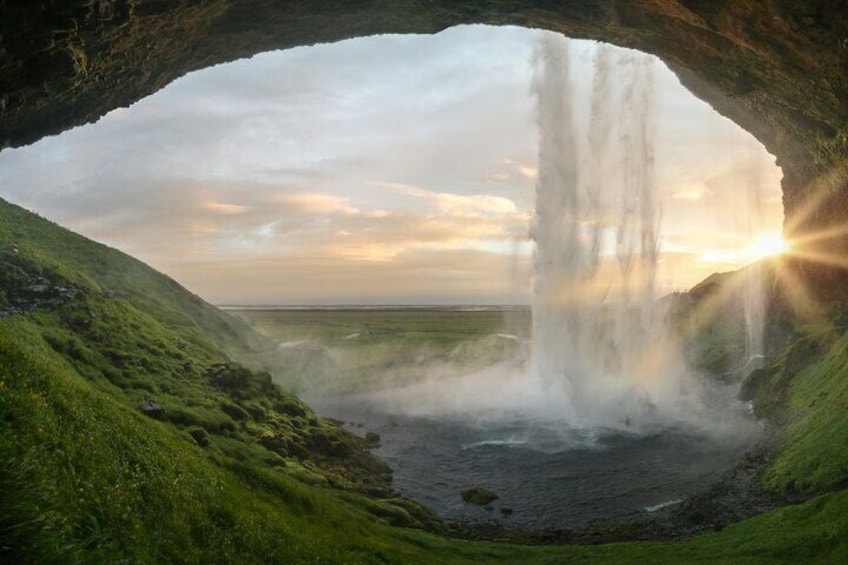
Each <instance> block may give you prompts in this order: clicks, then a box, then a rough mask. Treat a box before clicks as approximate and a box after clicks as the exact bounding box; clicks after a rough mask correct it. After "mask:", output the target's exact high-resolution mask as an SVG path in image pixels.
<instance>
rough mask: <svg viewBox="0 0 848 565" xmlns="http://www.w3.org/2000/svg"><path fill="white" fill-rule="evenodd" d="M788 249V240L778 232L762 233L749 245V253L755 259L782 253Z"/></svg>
mask: <svg viewBox="0 0 848 565" xmlns="http://www.w3.org/2000/svg"><path fill="white" fill-rule="evenodd" d="M788 250H789V245H788V244H787V243H786V240H785V239H783V236H782V235H781V234H780V233H777V232H774V233H766V234H762V235H760V236H759V237H757V238H756V239H754V240H753V241H752V242H751V243H750V244H749V245H748V255H750V257H751V258H752V259H754V260H755V261H758V260H760V259H765V258H766V257H774V256H776V255H782V254H783V253H786V251H788Z"/></svg>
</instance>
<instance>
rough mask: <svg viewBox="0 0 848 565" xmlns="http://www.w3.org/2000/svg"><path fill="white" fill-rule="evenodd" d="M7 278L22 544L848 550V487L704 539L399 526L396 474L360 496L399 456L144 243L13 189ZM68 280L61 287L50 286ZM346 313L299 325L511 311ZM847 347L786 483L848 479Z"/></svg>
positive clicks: (238, 555)
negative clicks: (266, 359) (320, 411)
mask: <svg viewBox="0 0 848 565" xmlns="http://www.w3.org/2000/svg"><path fill="white" fill-rule="evenodd" d="M33 286H47V287H50V288H52V289H56V288H65V289H71V290H72V291H73V292H65V293H64V294H62V293H59V295H55V293H54V294H50V293H47V294H45V292H43V291H41V290H38V291H36V290H33ZM0 290H2V295H0V310H3V311H5V312H6V313H10V312H12V311H13V310H14V309H15V308H18V307H20V306H21V305H22V304H23V305H25V306H26V308H24V310H27V311H26V312H22V313H15V314H12V315H6V316H4V317H0V461H2V465H0V561H2V562H10V563H103V562H121V563H234V562H238V563H345V564H347V563H411V564H417V563H420V564H430V563H446V564H450V563H563V562H586V563H686V562H692V563H698V562H709V563H797V562H799V561H803V562H820V563H834V562H846V561H848V518H846V517H848V493H846V492H844V491H837V492H831V493H826V494H822V495H820V496H818V497H817V498H814V499H812V500H810V501H809V502H806V503H804V504H801V505H798V506H792V507H786V508H782V509H780V510H777V511H774V512H771V513H768V514H766V515H763V516H759V517H756V518H753V519H751V520H747V521H745V522H741V523H738V524H734V525H732V526H728V527H727V528H725V529H724V530H722V531H721V532H714V533H710V534H706V535H702V536H699V537H697V538H695V539H692V540H690V541H686V542H664V543H658V542H652V543H621V544H607V545H598V546H568V545H563V546H539V547H525V546H519V545H508V544H496V543H483V542H471V541H463V540H457V539H451V538H448V537H441V536H438V535H434V534H430V533H425V532H424V531H422V530H420V529H414V528H409V527H399V526H414V525H420V524H426V523H429V522H428V521H431V520H432V516H430V515H428V514H427V512H426V511H424V510H423V509H421V508H420V507H419V506H418V505H416V504H415V503H412V502H411V501H406V500H403V499H398V498H396V497H395V496H392V495H391V494H390V493H386V496H383V497H380V498H378V499H369V498H367V497H364V496H362V495H361V494H360V493H361V492H362V491H363V490H368V489H369V488H371V487H373V484H369V483H368V480H367V479H368V477H369V476H372V475H374V476H376V475H379V473H380V469H381V467H380V466H379V463H377V462H375V461H374V460H372V459H370V458H369V457H368V456H367V453H366V452H365V451H364V449H363V448H362V445H361V443H359V441H360V440H357V439H356V438H354V437H353V436H350V435H349V434H346V433H344V432H343V431H341V430H340V429H338V428H337V427H336V426H335V425H334V424H333V423H332V422H328V421H324V420H321V419H320V418H316V417H315V415H314V414H313V413H312V412H311V410H309V408H308V407H306V406H304V405H303V404H302V403H300V402H299V401H298V400H297V399H296V398H295V397H293V396H292V395H290V394H287V393H285V392H284V391H282V390H281V389H280V388H279V387H277V386H276V385H275V384H274V383H273V382H272V381H271V377H270V375H268V374H267V373H264V372H262V371H255V370H250V369H246V368H244V367H242V366H240V365H238V364H236V363H234V362H232V360H231V359H230V355H231V352H239V351H241V352H243V351H245V350H250V348H251V347H254V349H253V351H254V352H255V351H257V349H256V348H259V349H258V350H263V351H264V350H265V349H267V348H268V345H269V344H268V342H267V341H266V340H264V339H262V338H261V337H258V336H256V335H254V334H253V333H252V332H251V331H250V329H249V328H248V327H247V325H246V324H244V323H243V322H241V321H239V320H236V319H234V318H232V317H230V316H228V315H226V314H224V313H221V312H220V311H218V310H217V309H215V308H212V307H211V306H209V305H207V304H205V303H203V302H202V301H200V299H198V298H197V297H195V296H193V295H191V294H190V293H188V292H187V291H185V290H183V289H181V288H180V287H179V286H178V285H176V283H174V282H173V281H171V280H170V279H168V278H167V277H164V276H163V275H161V274H158V273H156V272H155V271H152V270H150V269H148V268H146V267H144V265H142V264H141V263H139V262H137V261H135V260H133V259H131V258H128V257H126V256H125V255H123V254H121V253H119V252H117V251H114V250H111V249H108V248H106V247H104V246H101V245H98V244H95V243H93V242H89V241H87V240H85V239H83V238H81V237H79V236H76V235H73V234H71V233H70V232H67V231H66V230H63V229H62V228H59V227H58V226H55V225H53V224H50V223H49V222H46V221H44V220H41V219H39V218H37V217H35V216H33V215H31V214H28V213H26V212H24V211H23V210H21V209H19V208H17V207H14V206H11V205H8V204H5V203H0ZM51 292H52V291H51ZM57 292H58V291H57ZM51 296H52V297H54V298H55V297H56V296H59V298H58V299H57V300H56V301H54V302H50V303H48V302H49V301H45V299H46V298H49V297H51ZM51 300H52V298H51ZM21 301H23V302H21ZM30 307H31V308H30ZM19 309H20V308H19ZM342 318H344V317H341V318H338V317H337V319H336V321H335V322H334V323H330V321H331V320H330V319H329V318H327V319H323V320H318V319H317V318H315V317H313V318H312V319H311V320H306V319H301V321H300V322H299V323H300V324H301V326H300V327H295V326H296V325H295V324H292V325H291V327H290V328H289V329H290V330H291V331H292V332H294V333H297V332H300V331H302V329H303V327H319V328H320V332H319V334H316V336H317V337H314V338H313V339H317V340H319V341H320V340H326V341H322V344H323V345H322V346H323V347H327V348H328V349H329V350H333V348H335V347H340V348H342V349H343V347H344V346H345V344H344V343H342V344H341V345H339V344H338V340H339V339H340V338H344V337H345V336H347V335H350V334H351V333H356V332H357V331H359V330H360V329H363V328H367V329H368V331H371V332H373V334H369V336H371V337H368V338H367V339H366V340H365V341H364V342H363V343H364V344H365V345H368V343H369V341H368V339H371V340H372V341H371V342H370V343H371V344H372V345H373V346H374V349H372V350H371V353H369V355H370V356H372V357H374V356H375V354H374V352H375V351H379V349H378V348H379V347H380V345H381V344H385V343H388V344H390V345H391V346H392V347H398V348H401V350H404V349H405V348H408V350H409V351H416V346H415V343H416V342H427V343H429V344H430V345H432V346H433V347H432V348H428V351H430V350H432V351H440V353H438V355H444V352H445V351H448V352H449V354H448V356H447V359H448V361H451V362H454V361H456V362H457V363H459V361H457V359H459V360H461V359H462V356H461V355H460V356H459V357H456V358H454V359H451V358H450V352H454V355H459V354H457V353H456V352H457V351H461V350H462V347H463V345H464V344H465V343H474V342H475V341H476V340H485V339H487V338H488V336H489V335H490V334H491V333H493V332H494V333H497V332H499V331H503V328H504V326H503V320H502V319H495V318H494V317H488V318H487V317H485V316H483V317H478V318H476V319H475V318H474V317H473V316H472V317H464V316H455V315H448V314H444V315H436V316H430V315H428V316H424V315H422V316H421V317H420V319H418V320H415V321H414V323H413V324H412V325H411V326H410V327H409V328H408V329H403V330H400V331H399V330H398V320H397V319H395V320H392V319H391V316H382V317H381V318H379V317H378V319H377V320H372V321H367V320H365V319H364V318H361V317H360V318H358V319H355V320H354V319H353V318H354V317H348V318H346V319H345V320H343V319H342ZM342 322H343V323H342ZM361 333H364V332H361ZM506 333H519V332H516V331H513V332H510V331H509V330H507V332H506ZM281 335H283V334H282V333H281V334H277V335H275V336H274V339H280V340H283V339H285V338H280V337H279V336H281ZM298 337H300V336H299V335H298ZM359 345H361V344H359ZM846 347H848V346H846V344H845V343H844V340H838V341H837V342H836V345H835V346H834V347H832V348H831V349H830V352H829V354H828V356H827V357H826V358H825V359H824V360H822V361H820V362H819V363H817V364H815V365H813V366H810V367H808V368H807V369H806V370H802V371H800V372H798V373H797V375H795V376H794V377H793V378H792V379H791V383H790V384H791V386H790V388H789V389H788V391H789V392H787V400H786V402H787V405H788V406H790V407H791V419H790V427H789V428H788V432H787V436H786V440H785V446H784V449H783V451H782V452H781V454H780V455H779V457H778V459H777V462H776V463H775V466H774V467H773V468H772V470H771V471H770V473H771V474H770V475H769V477H771V478H770V480H771V481H772V483H771V484H773V486H774V488H788V485H790V484H791V485H793V487H792V488H795V489H796V490H802V491H805V492H810V493H815V492H820V491H826V490H828V489H834V488H839V487H840V486H841V485H842V482H841V481H842V480H844V477H845V475H846V470H845V469H846V468H845V465H844V460H845V457H846V456H845V453H846V452H848V450H846V449H845V447H846V446H845V434H844V433H842V432H844V431H845V430H846V422H845V409H844V407H845V401H846V394H848V393H846V389H845V382H848V381H847V380H846V379H848V375H844V374H843V373H844V372H845V370H846V369H845V363H844V361H845V359H846V358H848V350H846ZM472 357H473V356H472ZM372 361H373V359H372ZM377 361H379V359H377ZM374 364H375V363H372V365H374ZM376 365H379V363H376ZM367 366H368V364H367V363H365V362H364V361H363V365H361V366H360V369H362V367H367ZM384 369H385V370H386V371H390V368H384ZM384 374H385V373H384ZM823 392H826V393H827V394H822V393H823ZM146 400H153V401H155V402H157V403H159V404H161V405H162V406H163V407H164V409H165V410H164V414H162V415H161V419H159V420H157V419H153V418H151V417H148V416H145V415H144V414H142V412H141V411H140V410H139V405H140V404H141V403H142V402H144V401H146Z"/></svg>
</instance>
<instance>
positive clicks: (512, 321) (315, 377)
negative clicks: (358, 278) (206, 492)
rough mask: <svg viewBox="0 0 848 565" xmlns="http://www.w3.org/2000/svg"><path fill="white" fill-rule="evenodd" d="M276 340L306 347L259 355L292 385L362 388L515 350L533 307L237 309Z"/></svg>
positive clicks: (467, 367)
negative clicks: (491, 308)
mask: <svg viewBox="0 0 848 565" xmlns="http://www.w3.org/2000/svg"><path fill="white" fill-rule="evenodd" d="M232 313H233V314H234V315H236V316H237V317H239V318H241V319H243V320H245V321H246V322H247V323H248V324H250V325H251V327H253V328H254V329H256V330H257V331H258V332H260V333H262V334H263V335H265V336H266V337H268V338H269V339H270V340H271V341H273V342H275V343H284V342H299V341H306V342H307V343H306V344H305V346H304V347H291V348H282V349H278V350H276V351H274V352H273V353H272V354H268V353H264V354H258V355H254V356H253V358H252V359H251V361H252V362H253V363H255V364H260V365H263V366H265V367H266V368H267V369H269V370H272V371H273V372H274V373H275V374H276V375H277V376H278V377H279V378H280V379H281V381H282V382H285V383H286V385H287V386H290V387H292V388H301V387H304V388H309V387H314V386H316V384H318V385H320V386H322V387H325V388H330V387H334V388H348V389H352V388H357V387H363V386H369V385H376V384H385V383H387V382H395V383H399V382H406V381H411V380H415V379H417V378H421V377H423V376H425V375H427V374H429V373H428V372H430V371H432V370H434V369H441V370H443V371H448V372H454V373H455V372H468V371H472V370H475V369H480V368H483V367H485V366H488V365H491V364H493V363H496V362H498V361H503V360H506V359H509V358H511V357H513V356H515V355H516V354H517V353H518V349H519V347H520V341H519V340H516V339H509V338H505V337H503V336H498V335H497V334H508V335H515V336H518V337H519V338H520V339H526V338H527V336H528V335H529V333H530V312H529V311H528V310H506V311H500V310H475V311H455V310H447V309H442V310H439V309H433V310H423V309H397V310H396V309H392V310H364V311H363V310H351V309H347V310H346V309H338V310H233V311H232Z"/></svg>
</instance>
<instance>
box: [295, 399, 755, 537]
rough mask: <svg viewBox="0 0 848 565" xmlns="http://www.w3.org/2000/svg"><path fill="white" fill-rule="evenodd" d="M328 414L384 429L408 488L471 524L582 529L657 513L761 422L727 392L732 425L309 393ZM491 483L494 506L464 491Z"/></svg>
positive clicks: (351, 425) (388, 452) (734, 451)
mask: <svg viewBox="0 0 848 565" xmlns="http://www.w3.org/2000/svg"><path fill="white" fill-rule="evenodd" d="M310 396H311V397H310V398H308V401H309V402H310V403H311V404H312V406H314V407H315V409H316V410H317V411H318V412H319V414H321V415H324V416H330V417H333V418H337V419H340V420H342V421H344V422H345V427H346V428H348V429H350V430H351V431H353V432H354V433H359V434H364V433H366V432H368V431H373V432H377V433H378V434H380V437H381V445H380V447H379V448H377V449H375V450H374V453H375V454H376V455H378V456H379V457H381V458H382V459H384V460H385V461H387V462H388V463H389V465H390V466H391V467H392V469H393V470H394V486H395V488H396V489H397V490H398V491H399V492H400V493H402V494H403V495H404V496H407V497H409V498H412V499H414V500H417V501H419V502H421V503H423V504H425V505H427V506H429V507H430V508H432V509H433V510H435V511H437V512H438V513H439V514H440V515H441V516H442V518H443V519H445V520H447V521H450V522H460V523H465V524H489V523H497V524H501V525H503V526H505V527H507V528H515V529H535V530H538V529H548V528H552V529H571V528H582V527H586V526H588V525H591V524H593V523H603V522H623V521H630V520H638V519H640V518H646V517H649V516H651V514H652V512H654V511H656V510H657V509H659V508H661V507H666V506H669V505H673V504H676V503H678V502H680V501H681V500H683V499H685V498H686V497H687V496H689V495H691V494H694V493H696V492H698V491H700V490H702V489H703V488H704V487H706V486H707V485H708V484H710V483H711V482H713V481H715V480H717V479H718V478H719V477H720V476H721V475H722V473H724V472H725V471H726V470H728V469H729V468H731V467H732V466H733V465H734V463H735V462H737V461H738V460H739V459H741V457H742V456H743V455H744V453H745V452H746V450H747V449H749V448H750V446H751V445H752V444H753V443H754V442H755V441H756V439H757V437H758V435H759V428H758V426H757V425H756V423H755V422H754V421H753V420H752V419H751V418H750V417H749V416H747V414H745V407H744V406H742V405H741V404H738V403H735V401H733V398H732V396H730V395H728V397H727V398H726V399H725V401H724V402H725V404H724V405H723V406H722V411H718V412H717V413H716V419H717V420H718V419H721V420H722V423H723V424H725V425H726V424H727V422H728V418H732V419H733V427H732V429H731V432H730V433H728V432H727V428H726V427H725V428H724V432H723V433H720V434H718V433H711V432H710V431H709V430H705V429H702V428H698V427H695V426H690V425H687V424H684V423H678V424H674V425H667V426H659V427H654V428H653V429H652V430H650V431H647V432H646V431H644V430H643V431H641V432H639V433H636V432H632V431H628V430H626V429H608V428H588V429H587V428H579V427H575V426H573V425H570V424H568V423H566V422H565V421H563V420H557V419H552V418H549V417H548V418H541V417H534V416H533V414H532V413H530V412H526V411H522V412H518V413H509V412H506V411H505V412H503V413H501V414H499V415H498V417H493V416H492V414H491V413H489V414H487V415H486V417H485V418H482V417H478V416H475V415H473V414H470V413H469V414H462V413H456V412H454V413H452V414H449V415H445V414H442V415H439V416H437V417H435V416H428V415H420V414H418V415H409V414H404V413H403V412H399V411H397V410H393V409H392V408H391V407H387V405H386V404H385V403H382V402H379V401H377V400H376V399H377V398H378V397H379V395H375V394H367V393H359V394H335V395H330V396H321V395H310ZM472 487H483V488H486V489H488V490H490V491H492V492H494V493H495V494H497V496H498V498H497V499H496V500H495V501H494V502H492V503H491V504H489V505H487V506H486V507H481V506H475V505H473V504H469V503H466V502H464V501H463V500H462V497H461V494H460V493H461V492H462V491H463V490H465V489H468V488H472Z"/></svg>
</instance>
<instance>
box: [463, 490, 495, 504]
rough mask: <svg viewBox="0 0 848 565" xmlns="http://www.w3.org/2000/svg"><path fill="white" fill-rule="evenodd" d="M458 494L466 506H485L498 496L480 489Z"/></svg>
mask: <svg viewBox="0 0 848 565" xmlns="http://www.w3.org/2000/svg"><path fill="white" fill-rule="evenodd" d="M460 494H461V495H462V500H464V501H465V502H467V503H468V504H476V505H477V506H486V505H487V504H489V503H490V502H493V501H495V500H497V499H498V495H496V494H495V493H493V492H492V491H490V490H488V489H485V488H481V487H474V488H470V489H467V490H464V491H462V492H461V493H460Z"/></svg>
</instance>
